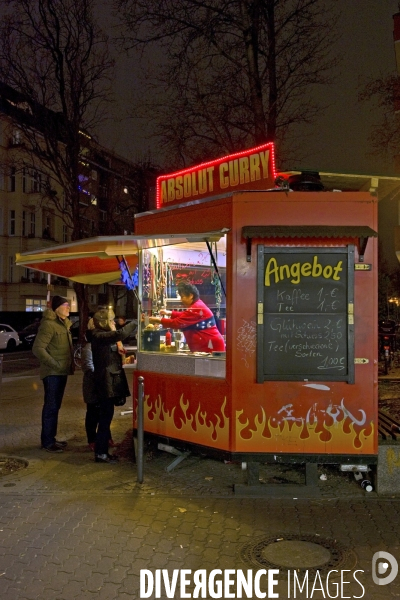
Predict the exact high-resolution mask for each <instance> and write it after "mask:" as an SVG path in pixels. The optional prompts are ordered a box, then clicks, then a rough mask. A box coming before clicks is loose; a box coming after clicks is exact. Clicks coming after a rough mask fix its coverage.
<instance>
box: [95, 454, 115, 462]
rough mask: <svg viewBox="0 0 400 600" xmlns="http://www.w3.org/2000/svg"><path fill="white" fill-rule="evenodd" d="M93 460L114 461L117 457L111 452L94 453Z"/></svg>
mask: <svg viewBox="0 0 400 600" xmlns="http://www.w3.org/2000/svg"><path fill="white" fill-rule="evenodd" d="M94 460H95V461H96V462H99V463H116V462H117V461H118V458H117V457H116V456H112V455H111V454H96V456H95V459H94Z"/></svg>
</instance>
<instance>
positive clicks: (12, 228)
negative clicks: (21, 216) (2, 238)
mask: <svg viewBox="0 0 400 600" xmlns="http://www.w3.org/2000/svg"><path fill="white" fill-rule="evenodd" d="M8 235H15V210H10V221H9V226H8Z"/></svg>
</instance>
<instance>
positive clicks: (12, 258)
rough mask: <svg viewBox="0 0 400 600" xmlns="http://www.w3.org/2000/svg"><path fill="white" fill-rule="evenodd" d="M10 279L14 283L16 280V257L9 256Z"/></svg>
mask: <svg viewBox="0 0 400 600" xmlns="http://www.w3.org/2000/svg"><path fill="white" fill-rule="evenodd" d="M8 281H9V282H10V283H12V282H13V281H14V257H13V256H10V257H9V258H8Z"/></svg>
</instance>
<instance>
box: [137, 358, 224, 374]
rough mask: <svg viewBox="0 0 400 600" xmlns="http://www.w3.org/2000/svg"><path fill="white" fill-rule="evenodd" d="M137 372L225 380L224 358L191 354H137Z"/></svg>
mask: <svg viewBox="0 0 400 600" xmlns="http://www.w3.org/2000/svg"><path fill="white" fill-rule="evenodd" d="M136 358H137V369H138V371H150V372H153V373H167V374H170V375H191V376H193V375H197V376H202V377H217V378H219V379H225V376H226V366H225V365H226V361H225V357H223V358H220V357H214V356H211V355H210V357H207V356H204V355H202V356H196V354H193V353H184V352H174V353H171V354H169V353H164V352H138V354H137V357H136Z"/></svg>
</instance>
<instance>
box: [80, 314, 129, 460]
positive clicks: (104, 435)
mask: <svg viewBox="0 0 400 600" xmlns="http://www.w3.org/2000/svg"><path fill="white" fill-rule="evenodd" d="M93 322H94V326H95V328H94V329H93V330H92V339H91V344H92V354H93V365H94V376H95V385H96V396H97V398H98V402H99V405H100V411H99V424H98V428H97V435H96V443H95V460H96V462H103V463H110V462H114V461H115V460H116V457H114V456H111V455H110V454H109V453H108V442H109V434H110V425H111V421H112V418H113V416H114V406H122V405H123V404H125V401H126V397H127V396H130V391H129V387H128V382H127V380H126V375H125V371H124V370H123V368H122V353H123V352H122V344H121V342H122V340H124V339H125V338H127V337H129V335H130V334H131V333H132V331H133V330H134V329H135V327H136V323H135V322H134V321H132V322H131V323H128V325H125V327H122V329H119V330H118V331H116V330H115V323H114V319H113V318H112V317H111V315H109V313H108V311H107V310H106V309H101V310H98V311H97V312H96V313H95V314H94V316H93Z"/></svg>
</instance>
